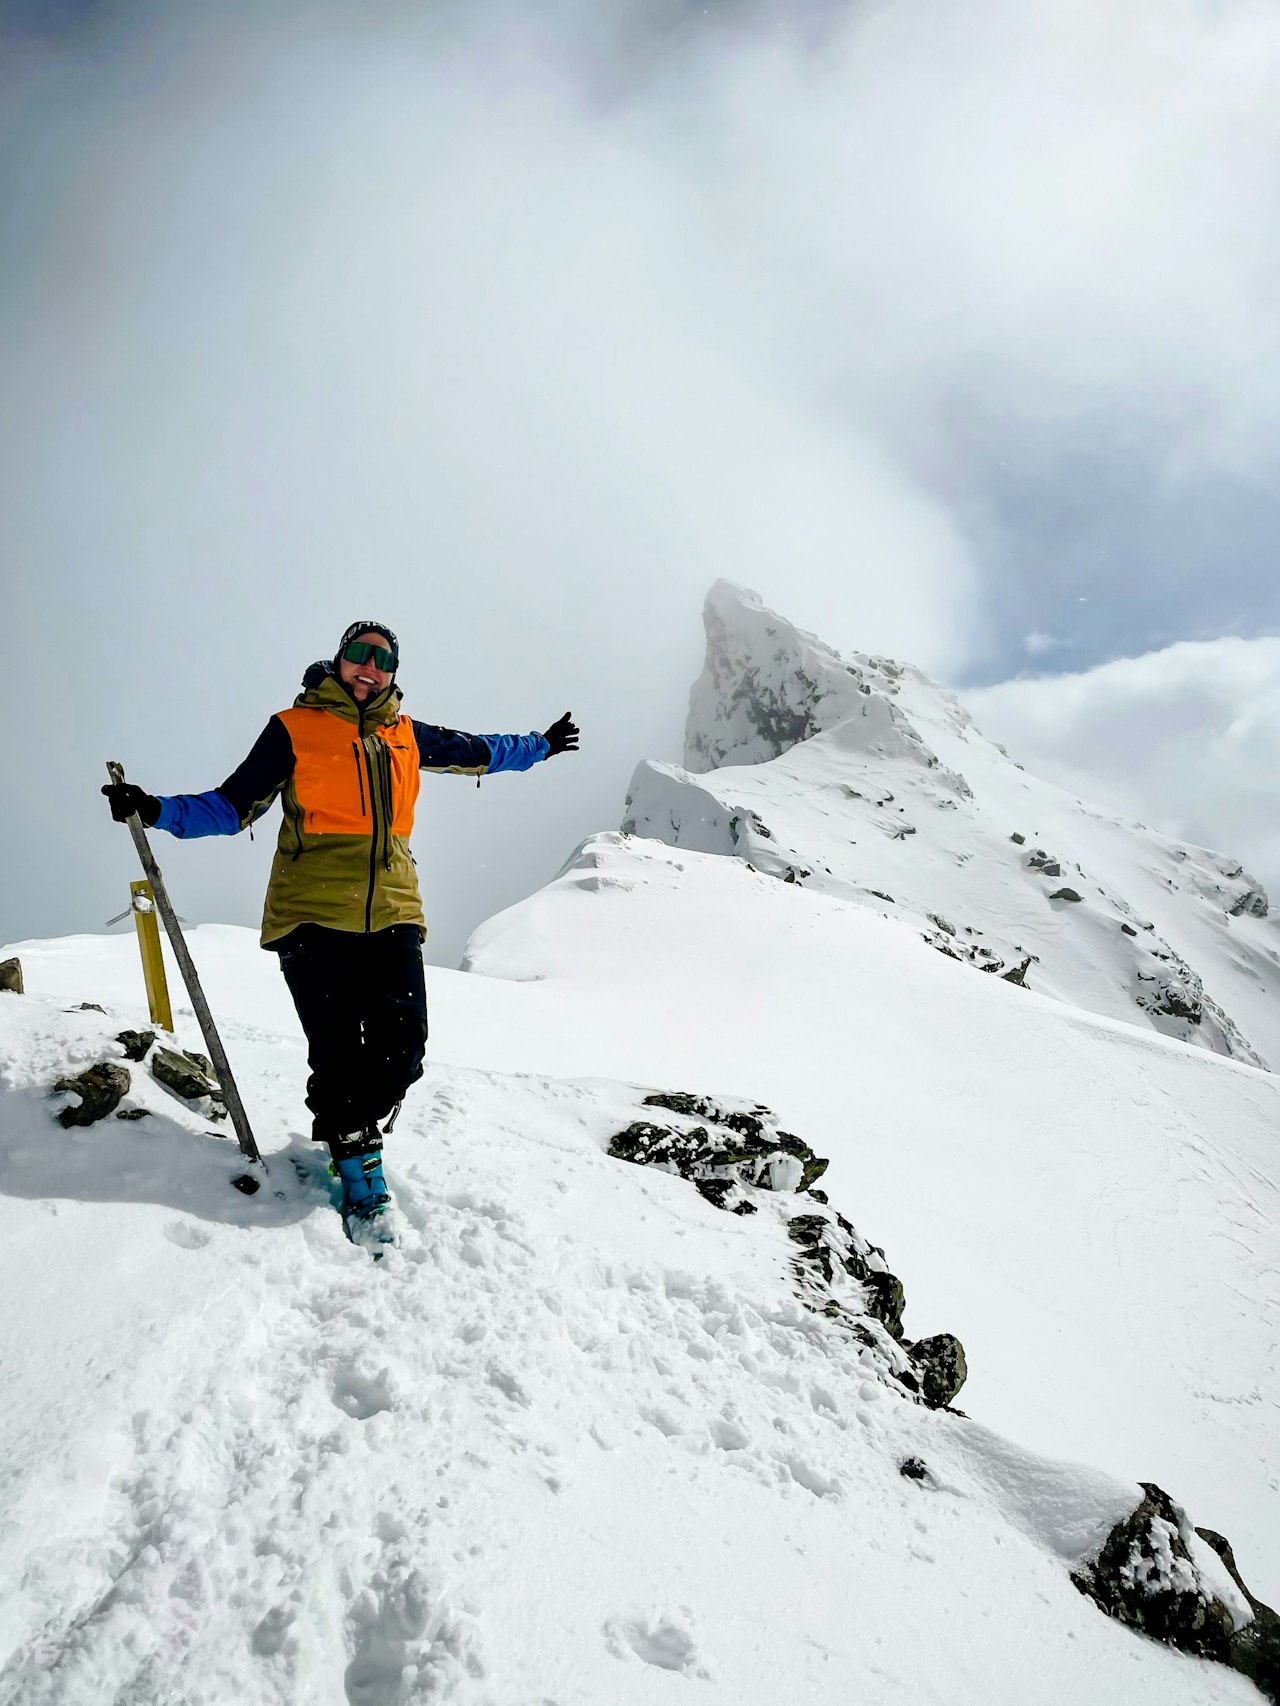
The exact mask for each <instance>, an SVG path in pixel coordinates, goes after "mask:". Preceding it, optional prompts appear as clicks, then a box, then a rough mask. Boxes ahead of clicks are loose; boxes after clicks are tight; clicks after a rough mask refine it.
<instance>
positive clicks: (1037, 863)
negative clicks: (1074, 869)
mask: <svg viewBox="0 0 1280 1706" xmlns="http://www.w3.org/2000/svg"><path fill="white" fill-rule="evenodd" d="M1027 869H1028V870H1029V871H1043V872H1044V874H1045V876H1046V877H1060V876H1061V875H1062V866H1061V865H1060V864H1059V863H1058V861H1057V860H1056V859H1054V858H1051V857H1050V855H1049V854H1048V853H1046V852H1045V850H1044V848H1043V847H1037V848H1036V850H1035V852H1034V853H1033V854H1032V855H1031V857H1030V858H1029V859H1028V860H1027Z"/></svg>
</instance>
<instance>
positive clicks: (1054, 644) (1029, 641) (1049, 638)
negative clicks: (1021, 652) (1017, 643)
mask: <svg viewBox="0 0 1280 1706" xmlns="http://www.w3.org/2000/svg"><path fill="white" fill-rule="evenodd" d="M1022 644H1023V646H1024V647H1025V648H1026V650H1027V651H1028V652H1029V653H1030V654H1031V656H1032V657H1033V658H1040V657H1045V656H1047V654H1048V653H1049V652H1056V651H1061V649H1062V647H1063V646H1065V645H1066V644H1067V641H1066V640H1059V639H1057V638H1056V637H1055V636H1054V635H1053V634H1042V633H1040V632H1039V631H1037V632H1035V633H1032V634H1024V635H1023V636H1022Z"/></svg>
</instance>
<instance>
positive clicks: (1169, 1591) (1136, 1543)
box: [1071, 1481, 1235, 1664]
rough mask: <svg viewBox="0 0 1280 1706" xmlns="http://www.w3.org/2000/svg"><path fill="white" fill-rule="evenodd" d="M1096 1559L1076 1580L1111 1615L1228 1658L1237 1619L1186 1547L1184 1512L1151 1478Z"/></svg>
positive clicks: (1199, 1653)
mask: <svg viewBox="0 0 1280 1706" xmlns="http://www.w3.org/2000/svg"><path fill="white" fill-rule="evenodd" d="M1140 1484H1141V1487H1142V1491H1143V1494H1144V1497H1143V1500H1142V1503H1141V1504H1140V1505H1139V1506H1138V1507H1137V1509H1136V1510H1135V1511H1133V1512H1132V1513H1131V1514H1130V1515H1129V1516H1127V1517H1126V1518H1125V1519H1124V1521H1123V1522H1118V1523H1117V1524H1116V1526H1115V1527H1114V1528H1113V1529H1112V1530H1111V1533H1110V1534H1109V1535H1108V1536H1107V1538H1106V1540H1105V1541H1104V1542H1103V1545H1102V1550H1101V1551H1100V1552H1099V1553H1098V1556H1097V1558H1095V1559H1094V1561H1093V1563H1092V1564H1089V1565H1087V1566H1086V1567H1085V1568H1084V1569H1082V1570H1078V1571H1075V1572H1074V1573H1073V1574H1072V1577H1071V1580H1072V1581H1073V1582H1074V1583H1075V1585H1076V1586H1077V1587H1078V1588H1079V1589H1080V1591H1081V1593H1084V1594H1088V1596H1089V1598H1090V1599H1092V1600H1095V1601H1096V1602H1097V1604H1098V1605H1100V1606H1101V1607H1102V1609H1103V1610H1104V1611H1105V1612H1106V1613H1107V1614H1108V1616H1110V1617H1114V1618H1116V1619H1117V1620H1118V1621H1119V1622H1121V1623H1127V1624H1128V1625H1129V1626H1130V1628H1132V1629H1140V1630H1141V1631H1142V1633H1143V1634H1144V1635H1150V1636H1151V1637H1152V1638H1153V1639H1154V1640H1157V1641H1163V1642H1164V1643H1165V1644H1166V1645H1167V1646H1170V1647H1178V1648H1179V1649H1180V1650H1181V1651H1182V1652H1184V1653H1194V1654H1195V1655H1196V1657H1197V1658H1202V1659H1217V1660H1218V1661H1219V1663H1221V1664H1230V1663H1231V1642H1232V1636H1233V1634H1234V1632H1235V1631H1234V1621H1233V1619H1232V1616H1231V1613H1230V1611H1229V1610H1228V1609H1227V1607H1226V1606H1225V1605H1224V1604H1223V1603H1222V1601H1221V1600H1220V1599H1218V1598H1217V1597H1216V1595H1215V1594H1214V1593H1213V1592H1212V1590H1211V1588H1210V1587H1209V1585H1208V1583H1207V1582H1206V1581H1205V1579H1204V1577H1203V1576H1202V1575H1201V1574H1200V1572H1199V1570H1198V1569H1197V1568H1196V1564H1195V1560H1194V1559H1193V1558H1192V1556H1191V1553H1190V1551H1189V1550H1188V1548H1187V1540H1188V1538H1189V1537H1190V1532H1191V1531H1190V1528H1189V1527H1188V1524H1187V1518H1186V1513H1185V1512H1184V1511H1183V1510H1182V1509H1181V1507H1180V1506H1178V1505H1176V1504H1174V1502H1173V1500H1172V1499H1171V1498H1170V1497H1169V1495H1168V1493H1166V1492H1165V1491H1164V1490H1163V1489H1162V1488H1160V1487H1157V1486H1156V1485H1155V1483H1154V1482H1152V1481H1143V1482H1141V1483H1140Z"/></svg>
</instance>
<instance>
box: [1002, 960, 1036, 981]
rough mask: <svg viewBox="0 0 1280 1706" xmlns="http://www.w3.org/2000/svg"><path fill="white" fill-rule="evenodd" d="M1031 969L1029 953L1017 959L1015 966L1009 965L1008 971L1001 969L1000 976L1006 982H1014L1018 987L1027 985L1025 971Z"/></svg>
mask: <svg viewBox="0 0 1280 1706" xmlns="http://www.w3.org/2000/svg"><path fill="white" fill-rule="evenodd" d="M1030 970H1031V955H1030V954H1028V955H1027V956H1026V958H1025V959H1023V960H1021V961H1019V963H1018V964H1017V965H1016V966H1010V968H1009V970H1008V971H1002V972H1001V973H1000V976H1001V977H1002V978H1003V979H1004V981H1005V982H1006V983H1016V984H1017V985H1018V987H1019V989H1025V988H1026V987H1027V973H1028V972H1029V971H1030Z"/></svg>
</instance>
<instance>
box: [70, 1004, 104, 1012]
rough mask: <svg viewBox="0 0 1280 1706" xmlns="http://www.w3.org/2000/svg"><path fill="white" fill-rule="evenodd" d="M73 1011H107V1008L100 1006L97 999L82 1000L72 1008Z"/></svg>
mask: <svg viewBox="0 0 1280 1706" xmlns="http://www.w3.org/2000/svg"><path fill="white" fill-rule="evenodd" d="M71 1011H72V1012H73V1013H105V1012H106V1008H105V1007H100V1006H99V1005H98V1003H97V1002H96V1001H82V1002H81V1003H80V1005H79V1006H78V1007H73V1008H72V1009H71Z"/></svg>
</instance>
